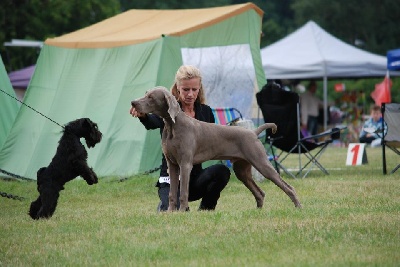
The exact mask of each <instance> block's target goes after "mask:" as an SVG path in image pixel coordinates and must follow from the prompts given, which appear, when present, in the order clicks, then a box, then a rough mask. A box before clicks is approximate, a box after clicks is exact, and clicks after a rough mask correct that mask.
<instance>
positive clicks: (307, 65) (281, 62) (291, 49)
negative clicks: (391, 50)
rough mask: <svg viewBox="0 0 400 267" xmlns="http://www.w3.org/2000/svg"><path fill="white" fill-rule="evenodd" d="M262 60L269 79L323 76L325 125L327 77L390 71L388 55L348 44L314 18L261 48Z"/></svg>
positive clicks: (356, 76) (379, 75) (373, 74)
mask: <svg viewBox="0 0 400 267" xmlns="http://www.w3.org/2000/svg"><path fill="white" fill-rule="evenodd" d="M261 60H262V65H263V69H264V72H265V76H266V78H267V79H316V78H320V79H323V81H324V92H323V95H324V121H325V123H324V127H325V128H326V127H327V125H326V121H327V98H328V89H327V87H328V81H327V80H328V78H361V77H384V76H385V75H386V71H387V59H386V57H385V56H380V55H375V54H372V53H369V52H366V51H364V50H361V49H359V48H356V47H354V46H352V45H349V44H346V43H345V42H343V41H341V40H339V39H338V38H336V37H334V36H333V35H331V34H329V33H328V32H326V31H325V30H324V29H322V28H321V27H319V26H318V25H317V24H316V23H315V22H314V21H309V22H307V23H306V24H305V25H304V26H303V27H301V28H299V29H298V30H296V31H295V32H293V33H291V34H289V35H288V36H286V37H285V38H283V39H281V40H279V41H277V42H275V43H273V44H271V45H269V46H267V47H264V48H263V49H261ZM391 75H396V76H398V75H399V72H397V73H395V72H393V73H391Z"/></svg>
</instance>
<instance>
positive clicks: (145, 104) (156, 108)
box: [131, 86, 180, 122]
mask: <svg viewBox="0 0 400 267" xmlns="http://www.w3.org/2000/svg"><path fill="white" fill-rule="evenodd" d="M131 105H132V107H134V108H135V109H136V110H137V111H138V112H140V113H153V114H156V115H158V116H160V117H161V118H168V117H170V118H171V119H172V121H173V122H175V118H176V116H177V115H178V113H179V111H180V107H179V104H178V101H176V99H175V97H174V96H173V95H172V94H171V92H169V91H168V89H167V88H165V87H163V86H157V87H154V88H153V89H151V90H149V91H147V92H146V94H145V95H144V97H141V98H138V99H136V100H133V101H132V102H131Z"/></svg>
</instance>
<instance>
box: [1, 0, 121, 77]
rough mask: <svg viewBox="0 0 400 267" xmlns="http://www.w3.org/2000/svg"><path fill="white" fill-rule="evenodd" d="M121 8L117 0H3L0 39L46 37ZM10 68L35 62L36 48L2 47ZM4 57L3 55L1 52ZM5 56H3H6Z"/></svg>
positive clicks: (75, 28) (71, 29)
mask: <svg viewBox="0 0 400 267" xmlns="http://www.w3.org/2000/svg"><path fill="white" fill-rule="evenodd" d="M119 12H120V4H119V1H118V0H86V1H81V0H69V1H64V0H3V2H2V8H1V10H0V18H1V19H0V28H1V29H2V31H1V32H0V42H1V44H3V43H4V42H5V41H9V40H11V39H26V40H40V41H44V40H46V39H47V38H49V37H54V36H59V35H62V34H65V33H69V32H72V31H76V30H78V29H80V28H82V27H85V26H88V25H91V24H93V23H96V22H99V21H101V20H103V19H106V18H108V17H111V16H113V15H115V14H118V13H119ZM0 52H1V54H2V55H3V54H4V55H7V57H6V58H7V59H9V62H5V63H8V64H6V68H7V69H8V70H10V69H11V68H12V69H16V68H22V67H26V66H27V65H30V64H34V63H35V62H36V58H37V51H36V50H34V49H26V48H7V51H6V48H5V47H1V48H0ZM2 57H3V56H2ZM3 58H4V57H3Z"/></svg>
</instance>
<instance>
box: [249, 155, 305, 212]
mask: <svg viewBox="0 0 400 267" xmlns="http://www.w3.org/2000/svg"><path fill="white" fill-rule="evenodd" d="M268 164H269V162H259V163H257V164H255V165H254V167H255V168H256V170H258V171H259V172H260V173H261V174H262V175H263V176H264V177H265V178H267V179H269V180H270V181H271V182H273V183H274V184H275V185H277V186H278V187H279V188H280V189H282V190H283V192H285V193H286V195H288V197H289V198H290V199H291V200H292V202H293V203H294V205H295V207H297V208H301V204H300V201H299V200H298V199H297V196H296V191H295V190H294V188H293V187H292V186H291V185H289V184H288V183H286V182H285V181H284V180H283V179H282V178H281V176H280V175H279V174H278V173H277V172H276V171H275V169H274V168H272V166H271V165H268Z"/></svg>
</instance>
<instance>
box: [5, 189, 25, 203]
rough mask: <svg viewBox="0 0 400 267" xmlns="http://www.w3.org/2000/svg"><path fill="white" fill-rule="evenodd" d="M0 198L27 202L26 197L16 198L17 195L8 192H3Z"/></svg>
mask: <svg viewBox="0 0 400 267" xmlns="http://www.w3.org/2000/svg"><path fill="white" fill-rule="evenodd" d="M0 196H2V197H6V198H11V199H14V200H19V201H23V200H25V198H24V197H20V196H16V195H13V194H7V193H6V192H1V191H0Z"/></svg>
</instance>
